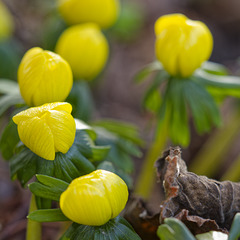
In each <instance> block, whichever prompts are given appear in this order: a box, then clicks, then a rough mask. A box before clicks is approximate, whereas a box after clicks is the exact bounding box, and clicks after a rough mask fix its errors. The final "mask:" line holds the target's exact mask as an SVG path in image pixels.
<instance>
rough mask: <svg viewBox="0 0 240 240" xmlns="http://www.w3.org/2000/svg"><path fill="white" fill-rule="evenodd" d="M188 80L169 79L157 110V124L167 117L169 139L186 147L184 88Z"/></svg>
mask: <svg viewBox="0 0 240 240" xmlns="http://www.w3.org/2000/svg"><path fill="white" fill-rule="evenodd" d="M185 81H189V80H188V79H178V78H171V79H169V82H168V85H167V88H166V90H165V92H164V96H163V101H162V105H161V108H160V109H159V118H160V121H159V124H161V122H162V121H163V120H164V118H165V117H166V116H168V117H169V121H170V123H169V127H170V128H169V131H170V137H171V140H172V141H173V143H174V144H181V145H182V146H187V145H188V144H189V141H190V133H189V126H188V115H187V106H186V102H185V99H184V95H183V93H184V86H185Z"/></svg>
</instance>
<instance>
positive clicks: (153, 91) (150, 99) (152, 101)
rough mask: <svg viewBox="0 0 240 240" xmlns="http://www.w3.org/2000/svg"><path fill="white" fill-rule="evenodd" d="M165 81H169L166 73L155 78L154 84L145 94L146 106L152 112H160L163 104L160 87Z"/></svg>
mask: <svg viewBox="0 0 240 240" xmlns="http://www.w3.org/2000/svg"><path fill="white" fill-rule="evenodd" d="M165 80H167V74H166V72H165V71H162V72H159V73H158V74H157V75H156V77H155V78H154V80H153V83H152V84H151V85H150V87H149V88H148V89H147V91H146V92H145V95H144V98H143V104H144V106H145V107H146V108H147V109H149V110H150V111H153V112H155V113H157V112H158V110H159V108H160V104H161V102H162V99H161V96H160V89H159V87H160V85H161V84H162V83H163V82H164V81H165Z"/></svg>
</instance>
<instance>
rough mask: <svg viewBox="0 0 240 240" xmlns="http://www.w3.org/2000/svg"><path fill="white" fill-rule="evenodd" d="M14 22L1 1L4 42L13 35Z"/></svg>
mask: <svg viewBox="0 0 240 240" xmlns="http://www.w3.org/2000/svg"><path fill="white" fill-rule="evenodd" d="M13 29H14V22H13V18H12V15H11V14H10V13H9V11H8V9H7V8H6V7H5V5H4V4H3V3H2V1H1V0H0V40H4V39H6V38H8V37H10V36H11V35H12V32H13Z"/></svg>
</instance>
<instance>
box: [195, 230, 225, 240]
mask: <svg viewBox="0 0 240 240" xmlns="http://www.w3.org/2000/svg"><path fill="white" fill-rule="evenodd" d="M195 237H196V239H197V240H228V235H227V234H225V233H222V232H216V231H211V232H208V233H202V234H198V235H196V236H195Z"/></svg>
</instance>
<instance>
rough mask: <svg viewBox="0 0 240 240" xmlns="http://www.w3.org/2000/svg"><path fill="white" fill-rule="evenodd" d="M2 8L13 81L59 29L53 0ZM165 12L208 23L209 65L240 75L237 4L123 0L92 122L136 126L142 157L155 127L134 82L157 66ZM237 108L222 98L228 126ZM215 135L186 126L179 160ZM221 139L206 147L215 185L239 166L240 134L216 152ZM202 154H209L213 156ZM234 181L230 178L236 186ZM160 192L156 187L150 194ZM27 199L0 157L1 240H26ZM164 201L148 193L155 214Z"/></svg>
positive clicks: (5, 68)
mask: <svg viewBox="0 0 240 240" xmlns="http://www.w3.org/2000/svg"><path fill="white" fill-rule="evenodd" d="M3 2H4V4H6V6H7V7H8V9H9V11H10V13H11V14H12V16H13V19H14V25H15V30H14V33H13V37H12V38H11V40H9V41H8V42H5V43H1V44H0V78H8V79H12V80H15V81H16V80H17V77H16V72H17V67H18V64H19V62H20V60H21V57H22V56H23V54H24V52H25V51H26V50H28V49H29V48H31V47H34V46H39V47H42V48H44V49H48V50H53V49H54V44H55V41H56V39H57V38H58V36H59V35H60V33H61V32H62V30H63V29H64V28H65V23H64V22H63V20H62V19H61V18H60V16H58V14H57V13H56V11H55V10H54V9H55V8H54V6H55V3H54V1H47V0H21V1H19V0H4V1H3ZM169 13H183V14H185V15H186V16H188V17H189V18H191V19H194V20H195V19H196V20H200V21H203V22H204V23H206V25H207V26H208V27H209V28H210V30H211V32H212V34H213V38H214V50H213V53H212V56H211V58H210V60H211V61H213V62H217V63H222V64H224V65H225V66H226V67H228V68H229V70H230V73H232V74H235V75H238V74H239V73H240V60H239V56H240V2H239V1H238V0H228V1H224V0H122V12H121V15H120V18H119V20H118V22H117V23H116V24H115V26H113V27H112V28H111V29H109V30H106V31H105V34H106V36H107V38H108V41H109V43H110V58H109V61H108V64H107V66H106V68H105V70H104V72H103V73H102V74H101V75H100V76H99V77H98V79H97V80H96V81H95V82H94V84H92V91H93V97H94V100H95V104H96V108H95V112H94V119H101V118H113V119H118V120H123V121H126V122H130V123H133V124H135V125H137V126H138V127H139V130H140V134H141V137H142V138H143V139H144V141H145V142H146V144H145V146H144V148H143V149H142V151H143V153H145V152H146V151H147V149H148V147H149V145H150V143H151V141H152V140H153V136H154V129H155V128H154V126H155V122H154V117H153V116H152V115H151V114H150V113H149V112H147V111H145V110H144V109H143V108H142V106H141V101H142V97H143V93H144V91H145V89H146V87H147V85H148V82H147V81H145V82H144V83H143V84H136V83H135V82H134V80H133V79H134V76H135V74H136V73H137V72H138V71H139V70H140V69H141V68H142V67H143V66H145V65H146V64H148V63H150V62H152V61H153V60H155V53H154V43H155V35H154V23H155V21H156V19H157V18H158V17H160V16H161V15H164V14H169ZM238 106H239V104H238V102H237V101H236V100H233V99H226V100H225V101H224V103H222V105H221V112H222V116H223V119H224V121H225V122H226V125H227V123H228V121H229V119H231V116H232V111H234V110H233V109H237V108H238ZM238 116H239V115H238ZM8 118H9V113H7V114H5V115H4V116H3V117H1V119H0V132H2V130H3V128H4V126H5V125H6V123H7V120H8ZM230 125H231V124H230ZM225 131H227V132H229V131H228V130H225ZM217 133H219V130H216V129H213V130H212V132H211V133H209V134H205V135H202V136H199V135H198V134H197V133H196V132H195V130H194V128H193V127H192V140H191V144H190V146H189V147H188V148H186V149H184V150H183V158H184V160H186V162H187V164H188V165H191V161H192V160H193V159H194V158H195V157H196V156H197V155H198V154H199V152H200V151H201V150H202V149H204V146H205V144H206V142H207V141H208V140H209V139H211V137H212V136H214V134H217ZM224 136H225V135H224V134H223V135H219V137H217V139H218V140H219V141H218V142H212V143H211V144H212V145H210V144H209V145H208V146H211V148H210V149H209V147H208V150H210V151H218V154H219V155H218V158H217V161H216V162H214V163H213V165H212V166H210V168H211V169H214V171H208V172H207V173H209V174H208V175H209V176H210V177H214V178H216V179H221V178H223V176H224V174H226V171H227V169H228V168H229V166H231V164H232V163H233V162H237V161H238V155H239V144H240V131H237V130H236V129H235V130H232V134H231V136H228V140H229V141H228V142H227V144H226V145H224V147H222V146H221V145H219V144H218V143H219V142H220V143H221V142H222V141H223V140H224V139H226V138H227V137H224ZM215 139H216V138H215ZM213 141H214V140H213ZM212 146H213V147H212ZM223 148H224V149H223ZM208 153H209V154H210V155H211V152H208ZM142 160H143V158H136V159H134V163H135V171H134V175H133V177H134V179H136V178H137V176H138V173H139V171H140V168H141V163H142ZM198 164H199V161H198ZM195 165H196V164H195ZM196 166H197V165H196ZM196 169H197V167H194V166H193V170H195V171H196ZM201 173H204V171H203V172H201ZM239 177H240V176H239ZM239 177H238V176H237V177H236V178H235V179H234V180H239ZM158 187H159V186H157V185H156V188H158ZM29 196H30V193H29V191H28V190H27V189H25V190H22V189H21V187H20V186H19V183H18V182H16V181H15V182H14V181H11V180H10V175H9V167H8V163H7V162H5V161H4V160H3V159H0V240H6V239H7V240H22V239H25V229H26V219H25V217H26V215H27V211H28V204H29ZM162 198H163V196H162V195H160V193H159V191H154V193H153V195H152V197H151V201H150V205H151V206H152V208H153V209H157V208H158V206H159V203H160V201H161V199H162ZM43 226H44V230H43V239H44V240H47V239H49V240H52V239H56V238H57V236H56V233H57V231H58V229H59V225H58V224H55V223H51V224H43Z"/></svg>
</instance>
